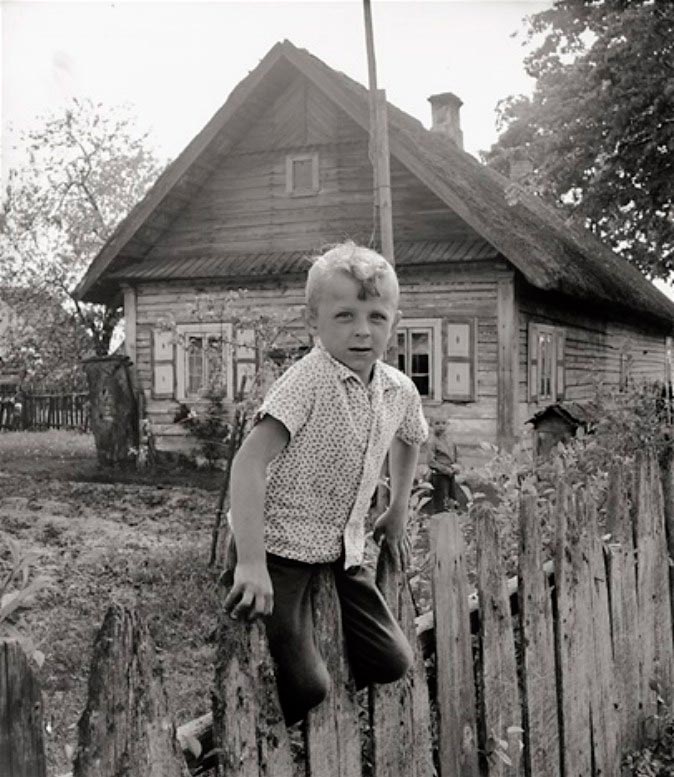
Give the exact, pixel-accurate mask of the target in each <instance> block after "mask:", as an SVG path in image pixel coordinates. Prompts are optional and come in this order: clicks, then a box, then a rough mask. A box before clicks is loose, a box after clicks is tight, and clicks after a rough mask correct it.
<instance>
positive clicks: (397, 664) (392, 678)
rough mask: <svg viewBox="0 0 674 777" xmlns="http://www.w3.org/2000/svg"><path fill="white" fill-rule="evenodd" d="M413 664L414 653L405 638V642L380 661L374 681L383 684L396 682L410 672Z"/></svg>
mask: <svg viewBox="0 0 674 777" xmlns="http://www.w3.org/2000/svg"><path fill="white" fill-rule="evenodd" d="M413 664H414V653H413V652H412V648H411V647H410V645H409V643H408V642H407V640H405V642H401V643H400V644H399V645H397V646H396V649H395V650H392V651H390V653H389V654H388V656H387V657H386V661H381V662H380V664H379V666H378V668H377V673H376V677H374V678H373V681H374V682H375V683H379V684H382V685H383V684H385V683H395V682H396V681H398V680H401V679H402V678H403V677H404V676H405V675H406V674H407V672H409V670H410V669H411V668H412V665H413Z"/></svg>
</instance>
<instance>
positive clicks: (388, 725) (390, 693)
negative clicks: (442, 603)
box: [370, 543, 433, 777]
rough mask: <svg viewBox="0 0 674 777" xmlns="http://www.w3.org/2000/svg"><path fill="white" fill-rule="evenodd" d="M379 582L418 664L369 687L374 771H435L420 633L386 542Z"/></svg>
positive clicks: (388, 774) (386, 776)
mask: <svg viewBox="0 0 674 777" xmlns="http://www.w3.org/2000/svg"><path fill="white" fill-rule="evenodd" d="M377 585H378V587H379V590H380V591H381V592H382V594H383V596H384V598H385V599H386V602H387V603H388V605H389V607H390V608H391V611H392V612H393V613H394V615H395V616H396V618H397V619H398V621H399V623H400V625H401V628H402V630H403V632H404V634H405V636H406V637H407V639H408V640H409V643H410V645H412V648H413V650H414V666H413V667H412V669H411V670H410V672H409V673H408V675H407V676H406V677H404V678H402V679H401V680H399V681H398V682H396V683H389V684H387V685H375V686H373V687H372V688H370V721H371V729H372V749H373V753H372V760H373V774H374V777H431V776H432V775H433V758H432V752H433V745H432V740H431V713H430V700H429V696H428V683H427V681H426V667H425V665H424V657H423V654H422V650H421V646H420V644H419V640H418V637H417V631H416V624H415V612H414V604H413V601H412V594H411V592H410V586H409V582H408V580H407V576H406V575H405V574H404V573H403V572H402V571H401V570H400V569H399V568H398V567H397V566H396V563H395V561H394V559H393V556H392V554H391V551H390V549H389V547H388V545H387V544H386V543H383V544H382V549H381V551H380V553H379V560H378V563H377Z"/></svg>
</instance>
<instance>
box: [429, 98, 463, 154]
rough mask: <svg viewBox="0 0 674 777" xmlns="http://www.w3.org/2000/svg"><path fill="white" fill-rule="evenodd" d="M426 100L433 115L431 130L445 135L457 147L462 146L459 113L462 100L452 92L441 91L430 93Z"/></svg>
mask: <svg viewBox="0 0 674 777" xmlns="http://www.w3.org/2000/svg"><path fill="white" fill-rule="evenodd" d="M428 102H429V103H430V104H431V115H432V117H433V124H432V126H431V132H439V133H442V134H443V135H447V137H449V138H451V139H452V141H453V142H454V143H456V145H457V146H458V147H459V148H463V132H462V131H461V117H460V115H459V111H460V110H461V106H462V105H463V102H462V100H461V99H460V98H459V97H457V96H456V95H455V94H453V93H452V92H443V93H442V94H433V95H431V96H430V97H429V98H428Z"/></svg>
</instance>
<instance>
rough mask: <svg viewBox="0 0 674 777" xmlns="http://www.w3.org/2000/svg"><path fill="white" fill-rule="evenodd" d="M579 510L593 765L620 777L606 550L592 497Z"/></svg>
mask: <svg viewBox="0 0 674 777" xmlns="http://www.w3.org/2000/svg"><path fill="white" fill-rule="evenodd" d="M583 502H584V504H583ZM579 508H580V520H583V521H584V523H585V526H586V527H587V536H588V546H589V554H588V571H587V577H588V581H589V585H590V598H591V602H592V610H591V617H590V627H591V631H592V639H591V641H590V643H589V653H588V659H589V663H588V670H589V680H590V695H591V700H590V712H591V716H592V744H593V748H594V763H595V769H596V774H606V775H609V774H618V773H619V772H620V751H619V728H620V722H619V714H618V710H617V709H616V701H617V699H616V691H615V686H614V671H613V652H612V649H611V621H610V609H609V602H608V585H607V572H606V563H605V561H604V548H603V544H602V542H601V540H600V539H599V537H598V527H597V513H596V507H595V502H594V499H593V498H592V496H591V495H590V494H587V495H586V496H585V498H584V499H579Z"/></svg>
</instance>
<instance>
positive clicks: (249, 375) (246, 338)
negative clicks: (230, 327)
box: [233, 329, 257, 399]
mask: <svg viewBox="0 0 674 777" xmlns="http://www.w3.org/2000/svg"><path fill="white" fill-rule="evenodd" d="M233 366H234V370H233V372H234V396H233V399H238V393H239V391H240V390H241V386H242V384H243V379H244V378H245V391H244V394H246V393H248V392H249V391H250V389H251V385H252V383H253V380H254V379H255V373H256V371H257V349H256V347H255V330H254V329H237V330H236V348H235V349H234V365H233Z"/></svg>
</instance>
